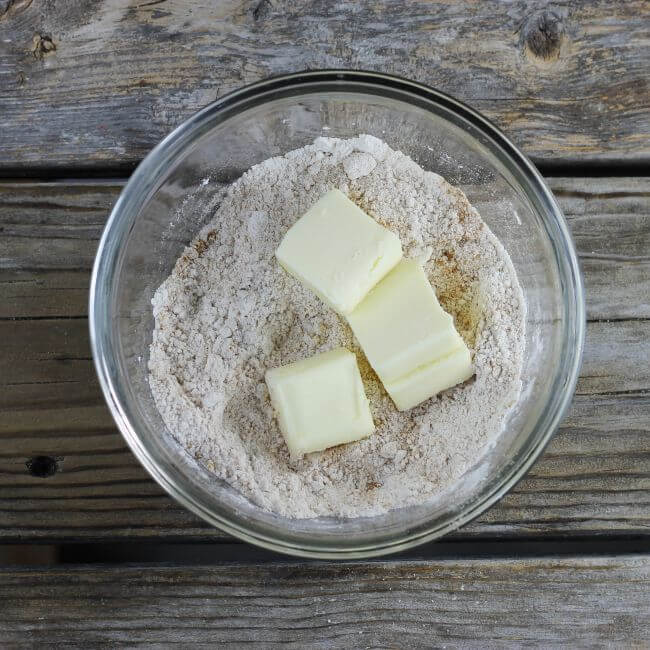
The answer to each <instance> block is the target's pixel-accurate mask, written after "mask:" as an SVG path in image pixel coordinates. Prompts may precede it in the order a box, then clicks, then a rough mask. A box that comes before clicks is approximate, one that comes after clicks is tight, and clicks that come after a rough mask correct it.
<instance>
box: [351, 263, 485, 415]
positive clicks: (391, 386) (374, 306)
mask: <svg viewBox="0 0 650 650" xmlns="http://www.w3.org/2000/svg"><path fill="white" fill-rule="evenodd" d="M347 318H348V322H349V323H350V326H351V327H352V331H353V332H354V334H355V336H356V337H357V339H358V341H359V343H360V344H361V347H362V348H363V351H364V352H365V354H366V357H368V361H369V362H370V364H371V365H372V367H373V368H374V370H375V372H376V373H377V375H379V378H380V379H381V381H382V383H383V384H384V387H385V388H386V390H387V391H388V394H389V395H390V396H391V398H392V399H393V401H394V402H395V404H396V406H397V408H398V409H399V410H400V411H405V410H407V409H409V408H412V407H413V406H416V405H417V404H419V403H421V402H423V401H424V400H426V399H428V398H429V397H431V396H433V395H436V394H437V393H439V392H440V391H442V390H445V389H447V388H451V387H452V386H455V385H456V384H458V383H460V382H462V381H465V380H467V379H469V378H470V377H471V376H472V373H473V370H472V364H471V357H470V352H469V350H468V349H467V346H466V345H465V343H464V341H463V339H462V338H461V337H460V335H459V334H458V332H457V331H456V329H455V328H454V321H453V318H452V317H451V316H450V315H449V314H448V313H447V312H445V311H444V309H442V307H441V306H440V304H439V303H438V299H437V298H436V294H435V292H434V291H433V288H432V287H431V284H430V283H429V281H428V279H427V277H426V275H425V273H424V269H423V268H422V267H421V266H420V265H419V264H418V263H417V262H415V261H414V260H406V259H405V260H402V261H401V262H400V263H399V264H398V265H397V266H396V267H395V268H394V269H393V270H392V271H391V272H390V273H389V274H388V275H387V276H386V277H385V278H384V279H383V280H382V281H381V282H380V283H379V284H378V285H377V286H376V287H375V288H374V289H373V290H372V291H371V292H370V293H369V294H368V296H367V297H366V298H365V300H364V301H363V302H362V303H361V304H360V305H359V306H358V307H357V308H356V309H355V310H354V311H353V312H352V313H351V314H348V317H347Z"/></svg>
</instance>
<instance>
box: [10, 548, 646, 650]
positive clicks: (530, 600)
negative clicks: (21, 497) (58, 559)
mask: <svg viewBox="0 0 650 650" xmlns="http://www.w3.org/2000/svg"><path fill="white" fill-rule="evenodd" d="M649 579H650V559H648V557H647V556H642V557H640V556H620V557H615V558H612V557H590V558H570V557H569V558H556V559H553V558H548V557H536V558H530V559H524V560H518V559H500V560H492V559H489V560H463V561H462V562H458V561H454V560H443V561H428V562H419V561H403V560H402V561H399V562H373V563H336V564H333V563H329V564H325V563H307V564H306V563H300V564H297V563H290V564H271V565H269V564H266V565H231V566H223V567H214V566H208V567H205V566H196V567H195V566H191V567H183V568H166V567H155V566H154V567H152V566H135V567H133V566H129V567H115V568H106V567H97V566H86V567H83V566H82V567H65V568H62V569H23V570H8V569H4V570H0V600H1V601H2V608H3V616H2V620H1V621H0V631H1V632H2V638H3V642H4V643H7V644H10V645H13V644H30V645H36V644H42V643H45V644H46V645H47V646H48V647H49V646H50V645H55V646H58V645H59V644H64V645H66V646H67V645H69V644H73V645H77V644H83V645H87V644H88V643H90V644H91V645H92V646H93V647H98V646H101V647H105V646H106V647H115V645H116V644H120V645H121V644H127V645H128V646H129V647H134V646H136V645H140V644H153V645H154V646H155V647H161V646H163V645H164V646H165V647H166V646H168V645H170V644H172V643H175V644H182V645H185V646H187V645H189V644H191V645H192V646H193V647H195V646H196V645H197V644H198V645H200V646H201V647H203V646H205V647H208V646H209V647H214V645H218V644H226V643H229V644H232V645H233V646H235V647H238V648H241V647H248V646H249V645H255V646H256V647H271V646H274V645H282V647H289V648H307V647H308V648H352V647H359V648H361V647H363V648H370V647H372V648H376V647H382V648H386V647H391V648H394V647H400V648H431V647H445V648H479V647H480V648H521V647H531V648H545V649H546V648H566V647H628V648H642V647H647V646H648V644H650V600H649V599H648V592H647V587H648V580H649Z"/></svg>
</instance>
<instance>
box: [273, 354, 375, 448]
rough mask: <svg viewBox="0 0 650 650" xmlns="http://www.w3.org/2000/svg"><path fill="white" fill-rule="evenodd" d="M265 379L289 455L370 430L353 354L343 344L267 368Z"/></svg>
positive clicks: (367, 433) (356, 438) (361, 384)
mask: <svg viewBox="0 0 650 650" xmlns="http://www.w3.org/2000/svg"><path fill="white" fill-rule="evenodd" d="M266 384H267V386H268V388H269V392H270V394H271V401H272V403H273V407H274V408H275V411H276V414H277V416H278V422H279V424H280V430H281V431H282V435H283V436H284V439H285V440H286V443H287V446H288V447H289V451H290V452H291V455H292V456H293V457H296V456H301V455H302V454H307V453H310V452H312V451H321V450H323V449H327V448H328V447H333V446H335V445H340V444H343V443H346V442H353V441H355V440H360V439H361V438H365V437H366V436H369V435H370V434H371V433H372V432H373V431H374V430H375V425H374V423H373V421H372V415H371V414H370V407H369V404H368V399H367V397H366V393H365V391H364V389H363V383H362V381H361V375H360V374H359V367H358V366H357V358H356V357H355V356H354V354H352V352H349V351H348V350H346V349H345V348H336V349H335V350H331V351H329V352H325V353H323V354H318V355H316V356H314V357H311V358H309V359H304V360H302V361H298V362H296V363H292V364H289V365H287V366H282V367H280V368H274V369H272V370H269V371H267V373H266Z"/></svg>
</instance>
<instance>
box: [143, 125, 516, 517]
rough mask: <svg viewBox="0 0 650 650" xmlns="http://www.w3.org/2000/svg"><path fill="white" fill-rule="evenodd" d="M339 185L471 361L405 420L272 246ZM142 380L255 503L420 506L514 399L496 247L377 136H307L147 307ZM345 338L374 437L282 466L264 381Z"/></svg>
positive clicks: (470, 459) (461, 468) (196, 247)
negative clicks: (409, 269)
mask: <svg viewBox="0 0 650 650" xmlns="http://www.w3.org/2000/svg"><path fill="white" fill-rule="evenodd" d="M333 187H338V188H339V189H340V190H342V191H343V192H344V193H346V194H348V196H349V197H350V198H351V199H352V200H354V201H355V202H356V203H357V204H358V205H359V206H360V207H361V208H362V209H364V210H365V211H366V212H367V213H368V214H369V215H370V216H372V217H373V218H375V219H376V220H377V221H378V222H379V223H381V224H382V225H384V226H385V227H386V228H389V229H390V230H392V231H393V232H395V233H396V234H397V235H398V236H399V237H400V239H401V241H402V245H403V248H404V256H405V257H411V258H417V259H418V260H419V261H420V262H421V263H423V265H424V267H425V270H426V272H427V274H428V276H429V279H430V280H431V283H432V284H433V286H434V287H435V289H436V293H437V295H438V299H439V301H440V303H441V305H442V306H443V308H444V309H445V310H447V311H448V312H450V313H451V314H452V315H453V317H454V322H455V324H456V327H457V329H458V331H459V333H460V334H461V336H462V337H463V338H464V339H465V342H466V343H467V345H468V346H469V347H470V349H471V350H472V352H473V362H474V366H475V369H476V376H475V378H472V379H470V380H469V381H468V382H466V383H465V384H462V385H460V386H456V387H455V388H452V389H450V390H448V391H445V392H444V393H441V394H440V395H438V397H434V398H432V399H430V400H427V401H426V402H424V403H423V404H422V405H420V406H418V407H416V408H414V409H412V410H410V411H406V412H403V413H400V412H398V411H397V410H396V408H395V406H394V404H393V403H392V401H391V399H390V398H389V397H388V395H387V393H386V392H385V390H384V389H383V387H382V385H381V383H380V381H379V380H378V378H377V377H376V375H375V374H374V372H373V371H372V369H371V368H370V366H369V365H368V363H367V361H366V360H365V357H364V356H363V353H362V352H361V350H360V348H359V346H358V345H357V344H356V343H355V340H354V338H353V336H352V332H351V331H350V329H349V327H348V325H347V324H346V323H345V322H344V321H343V320H342V319H340V318H339V317H338V316H337V315H336V314H335V313H334V312H333V311H332V310H331V309H329V308H328V307H327V306H326V305H324V304H323V303H322V302H321V301H320V300H319V299H318V298H317V297H316V296H315V295H313V294H312V293H311V292H310V291H309V290H307V289H305V288H304V287H302V286H301V284H300V283H299V282H298V281H297V280H295V279H294V278H292V277H291V276H290V275H288V274H287V273H286V272H285V271H284V270H283V269H282V268H280V266H279V264H278V263H277V261H276V260H275V258H274V252H275V249H276V248H277V246H278V244H279V243H280V241H281V239H282V237H283V236H284V234H285V233H286V232H287V230H288V229H289V227H290V226H291V225H292V224H293V223H294V222H295V221H296V220H297V219H298V218H299V217H300V216H301V215H302V214H303V213H304V212H305V211H306V210H307V209H308V208H309V207H310V206H311V205H312V204H313V203H314V202H315V201H316V200H317V199H319V198H320V197H321V196H322V195H323V194H324V193H325V192H327V191H328V190H329V189H331V188H333ZM153 310H154V316H155V322H156V324H155V331H154V334H153V342H152V345H151V351H150V360H149V371H150V385H151V389H152V392H153V396H154V399H155V401H156V404H157V407H158V409H159V410H160V413H161V415H162V417H163V420H164V421H165V423H166V425H167V427H168V428H169V430H170V431H171V432H172V433H173V435H174V436H175V437H176V438H177V439H178V441H179V442H180V443H181V444H182V445H183V446H184V447H185V448H186V449H187V451H188V452H189V453H190V454H192V455H193V456H194V457H195V458H196V459H197V460H198V461H199V462H201V463H203V464H204V465H205V466H206V467H207V468H208V469H209V470H210V471H212V472H214V474H216V475H217V476H218V477H220V478H222V479H224V480H225V481H227V482H228V483H229V484H230V485H231V486H232V487H233V488H235V489H236V490H238V491H239V492H240V493H241V494H242V495H244V496H245V497H248V498H249V499H250V500H251V501H253V502H254V503H256V504H257V505H259V506H261V507H262V508H264V509H267V510H270V511H272V512H275V513H278V514H280V515H284V516H287V517H293V518H304V517H318V516H345V517H357V516H366V515H377V514H381V513H385V512H387V511H388V510H391V509H393V508H398V507H402V506H408V505H416V504H422V503H424V502H426V501H427V500H428V499H431V498H433V497H435V496H436V495H437V494H439V493H440V492H441V491H443V490H444V489H446V488H448V487H450V486H451V484H452V483H453V482H454V481H455V480H457V479H458V478H460V477H461V476H462V475H463V473H464V472H465V471H467V470H468V469H469V468H470V467H472V466H473V465H474V464H475V463H476V462H477V461H478V460H479V459H480V457H481V455H482V454H483V453H485V451H486V450H487V448H488V447H489V444H490V443H491V442H493V441H494V440H495V439H496V437H497V436H498V435H499V433H500V432H501V430H502V428H503V425H504V421H505V419H506V417H507V414H508V411H509V409H510V407H511V406H512V405H513V404H514V403H515V402H516V400H517V398H518V395H519V392H520V373H521V366H522V360H523V348H524V315H525V312H524V300H523V295H522V291H521V287H520V285H519V282H518V281H517V277H516V275H515V271H514V268H513V266H512V263H511V261H510V258H509V257H508V255H507V253H506V251H505V250H504V248H503V247H502V246H501V244H500V243H499V241H498V240H497V239H496V237H495V236H494V235H493V234H492V233H491V232H490V230H489V229H488V228H487V226H486V225H485V223H484V222H483V221H482V220H481V218H480V216H479V214H478V213H477V212H476V210H475V209H474V208H472V206H471V205H470V204H469V203H468V201H467V199H466V197H465V195H464V194H463V193H462V192H461V191H460V190H459V189H457V188H455V187H452V186H451V185H449V184H448V183H447V182H446V181H445V180H444V179H443V178H442V177H440V176H438V175H436V174H434V173H431V172H425V171H423V170H422V169H421V168H420V167H419V166H418V165H417V164H416V163H415V162H413V161H412V160H411V159H410V158H408V157H407V156H405V155H404V154H402V153H401V152H398V151H394V150H392V149H391V148H390V147H388V145H386V144H385V143H384V142H382V141H381V140H378V139H377V138H374V137H372V136H368V135H362V136H359V137H357V138H352V139H349V140H340V139H335V138H318V139H317V140H316V141H315V142H314V144H312V145H309V146H306V147H303V148H302V149H298V150H295V151H291V152H289V153H288V154H286V155H285V156H282V157H276V158H271V159H269V160H266V161H265V162H263V163H261V164H259V165H256V166H254V167H253V168H252V169H250V170H249V171H247V172H246V173H245V174H244V175H243V176H242V177H241V178H240V179H239V180H237V181H236V182H235V183H233V185H232V186H230V188H229V189H228V191H227V193H226V195H225V197H219V198H218V200H216V199H215V201H214V219H213V220H212V222H211V223H210V224H209V225H208V226H206V227H205V228H204V229H203V230H202V231H201V233H200V234H199V236H198V237H197V238H196V239H195V240H194V241H193V242H192V244H191V245H190V246H189V247H188V248H187V249H186V250H185V252H184V254H183V255H182V256H181V258H180V259H179V260H178V262H177V263H176V266H175V268H174V270H173V272H172V274H171V275H170V276H169V278H167V280H165V282H163V284H162V285H161V286H160V288H159V289H158V290H157V291H156V294H155V296H154V298H153ZM340 345H343V346H345V347H347V348H348V349H350V350H352V351H353V352H355V353H356V354H357V358H358V360H359V367H360V369H361V373H362V377H363V380H364V384H365V389H366V394H367V396H368V398H369V400H370V406H371V410H372V414H373V417H374V420H375V424H376V426H377V430H376V432H375V433H374V434H372V435H371V436H370V437H369V438H367V439H365V440H362V441H360V442H356V443H352V444H349V445H342V446H340V447H335V448H332V449H329V450H326V451H324V452H318V453H314V454H309V455H307V456H305V457H304V458H303V459H301V460H297V461H291V460H290V458H289V452H288V450H287V447H286V444H285V442H284V440H283V438H282V434H281V433H280V430H279V428H278V425H277V422H276V420H275V417H274V413H273V409H272V407H271V403H270V400H269V395H268V391H267V388H266V384H265V382H264V373H265V371H266V370H267V369H268V368H274V367H277V366H280V365H284V364H287V363H290V362H293V361H298V360H300V359H304V358H306V357H309V356H311V355H313V354H316V353H318V352H323V351H326V350H329V349H331V348H334V347H336V346H340Z"/></svg>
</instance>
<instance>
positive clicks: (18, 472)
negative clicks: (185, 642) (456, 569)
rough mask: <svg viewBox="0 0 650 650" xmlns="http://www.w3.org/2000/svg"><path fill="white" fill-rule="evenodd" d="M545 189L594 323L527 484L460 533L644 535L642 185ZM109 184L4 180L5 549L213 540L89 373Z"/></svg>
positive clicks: (648, 323) (649, 507)
mask: <svg viewBox="0 0 650 650" xmlns="http://www.w3.org/2000/svg"><path fill="white" fill-rule="evenodd" d="M551 183H552V186H553V188H554V190H555V191H556V193H557V195H558V197H559V199H560V201H561V203H562V206H563V208H564V210H565V212H566V214H567V217H568V220H569V223H570V225H571V227H572V229H573V232H574V235H575V236H576V243H577V246H578V249H579V250H580V252H581V257H582V262H583V264H584V269H585V279H586V283H587V287H588V296H589V313H590V315H591V316H592V318H593V319H594V320H592V322H590V323H589V326H588V335H587V347H586V351H585V363H584V366H583V370H582V376H581V379H580V382H579V386H578V396H577V397H576V399H575V400H574V403H573V405H572V408H571V411H570V413H569V415H568V417H567V419H566V420H565V422H564V423H563V426H562V428H561V430H560V431H559V433H558V434H557V435H556V437H555V438H554V439H553V441H552V442H551V444H550V445H549V447H548V449H547V451H546V453H545V454H544V456H543V457H542V459H541V460H540V461H539V462H538V463H537V464H536V465H535V466H534V467H533V469H532V470H531V471H530V472H529V474H528V476H527V477H526V479H525V480H524V481H522V482H521V483H520V484H519V485H518V486H517V487H516V488H515V489H514V490H513V491H512V492H511V493H510V494H509V495H508V496H506V498H505V499H503V500H502V501H501V502H500V503H499V504H498V505H497V506H495V507H494V508H492V509H491V510H490V511H489V512H488V513H486V514H485V515H484V516H483V517H481V518H480V519H479V520H478V521H476V522H474V523H472V524H471V525H469V526H466V527H465V528H463V529H462V531H459V533H458V534H457V537H459V538H460V537H465V538H467V537H476V536H482V537H485V536H497V535H498V536H501V537H508V536H510V537H521V536H540V537H543V536H552V535H559V534H563V535H564V534H588V533H592V534H594V533H595V534H647V533H648V531H649V530H650V474H649V472H648V446H647V439H648V433H649V431H650V372H649V371H648V363H647V359H648V352H647V350H648V347H647V346H648V344H647V341H648V340H649V338H650V320H647V319H648V316H649V314H650V308H649V305H648V296H649V295H650V273H649V272H648V271H650V269H648V265H649V261H648V258H647V250H648V245H649V244H650V192H649V191H648V188H649V186H650V181H649V180H648V179H552V180H551ZM120 187H121V183H116V182H107V183H102V182H96V181H92V182H86V183H76V184H70V183H67V184H66V183H40V184H39V183H13V184H0V229H2V230H1V231H0V279H1V283H0V310H2V311H1V312H0V384H1V385H2V390H1V391H0V438H1V439H2V450H1V451H0V488H1V489H0V513H1V516H0V538H1V539H4V540H29V539H40V540H48V539H54V540H60V539H79V538H84V539H106V538H107V537H110V538H119V539H127V538H132V537H154V536H155V537H170V538H174V539H219V538H221V534H220V533H219V532H218V531H213V530H212V529H210V528H209V527H207V526H206V525H204V524H203V523H201V522H200V521H199V520H197V518H196V517H194V516H193V515H190V514H189V513H187V512H186V511H185V510H184V509H183V508H181V507H180V506H178V505H177V504H176V503H175V502H173V501H172V500H171V499H170V498H168V497H167V496H165V494H164V493H163V491H162V490H161V489H160V488H158V487H157V485H156V484H155V483H154V482H153V481H151V479H149V478H148V476H147V474H146V473H145V471H144V470H143V469H142V468H141V467H140V465H139V464H138V462H137V460H136V459H135V458H134V456H133V455H132V454H131V453H130V451H129V450H128V449H127V448H126V446H125V444H124V443H123V441H122V438H121V437H120V435H119V434H118V433H117V432H116V431H115V428H114V426H113V423H112V421H111V418H110V415H109V414H108V412H107V410H106V408H105V407H104V404H103V400H102V397H101V394H100V392H99V388H98V385H97V381H96V379H95V375H94V370H93V367H92V362H91V360H90V352H89V346H88V333H87V322H86V320H85V318H84V316H85V314H86V289H85V287H86V285H87V281H88V273H89V269H90V265H91V263H92V254H93V251H94V246H95V243H96V241H97V238H98V237H99V234H100V231H101V227H102V225H103V223H104V220H105V217H106V213H107V211H108V210H109V208H110V206H111V204H112V203H113V201H114V200H115V198H116V195H117V193H118V192H119V190H120ZM599 232H602V236H600V237H599V235H598V233H599ZM613 234H616V237H614V236H613ZM16 240H18V241H19V245H14V244H15V243H16ZM593 253H598V255H599V257H593V256H592V257H589V255H591V254H593ZM52 288H56V289H58V291H59V292H60V293H56V294H55V297H54V298H52V297H50V298H47V296H48V294H49V292H50V290H51V289H52ZM623 289H624V290H623ZM59 295H60V296H61V298H60V299H58V296H59ZM15 317H19V318H20V319H21V320H18V321H16V320H12V319H13V318H15ZM607 319H609V322H608V320H607ZM37 456H46V457H49V458H52V459H53V463H54V468H55V469H56V471H55V472H54V473H53V474H52V475H51V476H49V477H47V478H41V477H39V476H35V475H33V474H32V473H30V468H29V467H28V465H27V463H28V462H29V461H30V459H33V458H35V457H37ZM31 471H32V472H33V467H32V470H31Z"/></svg>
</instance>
